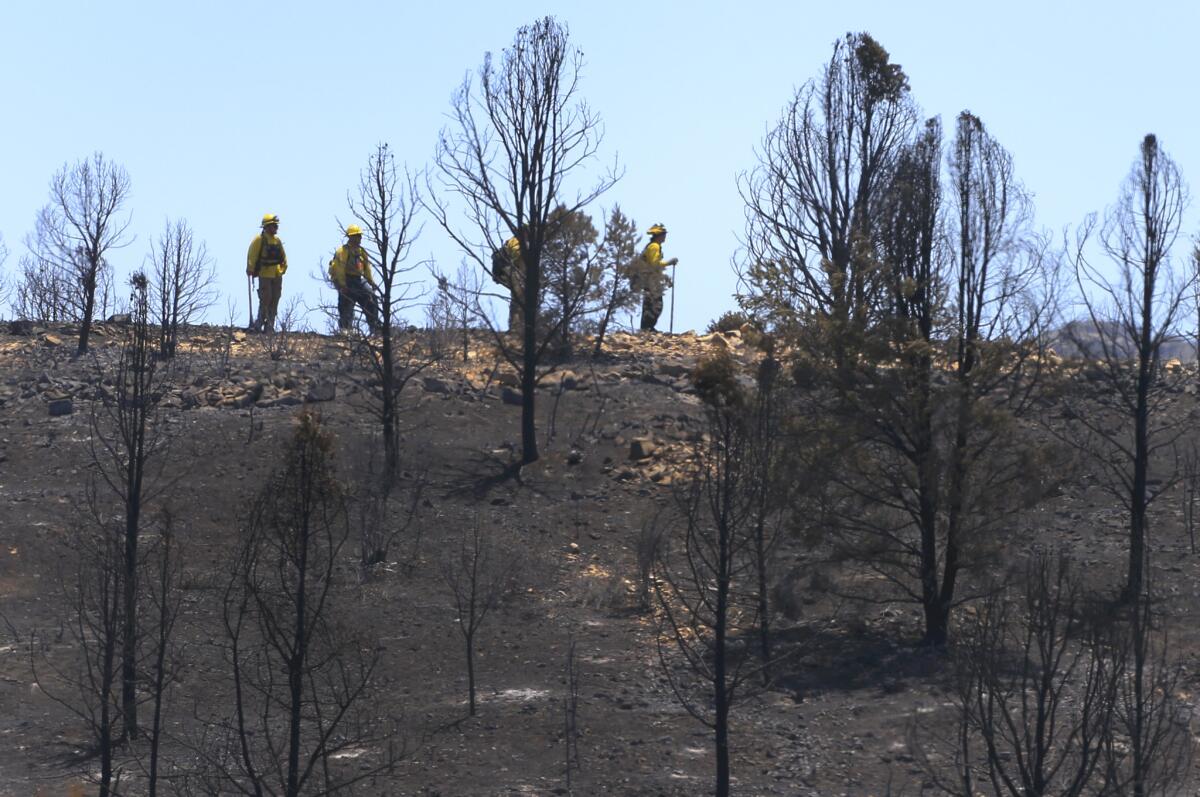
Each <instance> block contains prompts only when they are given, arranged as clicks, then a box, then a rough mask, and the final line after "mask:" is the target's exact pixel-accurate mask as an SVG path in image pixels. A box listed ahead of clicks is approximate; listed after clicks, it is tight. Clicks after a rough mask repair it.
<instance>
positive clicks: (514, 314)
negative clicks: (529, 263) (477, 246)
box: [492, 235, 525, 333]
mask: <svg viewBox="0 0 1200 797" xmlns="http://www.w3.org/2000/svg"><path fill="white" fill-rule="evenodd" d="M492 281H493V282H495V283H497V284H499V285H503V286H504V287H506V288H508V292H509V297H508V331H509V332H510V333H512V332H520V331H521V330H522V329H523V328H524V321H523V319H524V318H525V313H524V312H523V305H524V302H525V260H524V258H522V257H521V242H520V241H519V240H517V237H516V236H515V235H514V236H513V237H511V238H509V239H508V240H507V241H505V242H504V246H503V247H502V248H500V249H497V250H496V251H495V252H493V253H492Z"/></svg>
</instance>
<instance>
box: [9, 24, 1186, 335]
mask: <svg viewBox="0 0 1200 797" xmlns="http://www.w3.org/2000/svg"><path fill="white" fill-rule="evenodd" d="M1198 8H1200V5H1197V4H1195V3H1191V2H1182V0H1175V1H1174V2H1172V1H1171V0H1167V1H1166V2H1161V3H1157V4H1150V5H1149V7H1148V8H1147V6H1146V5H1145V4H1135V3H1132V2H1128V0H1124V1H1123V2H1112V1H1111V0H1110V1H1108V2H1047V0H1040V2H1027V1H1026V0H1013V1H1011V2H1005V3H989V4H986V5H985V4H981V3H965V2H961V0H959V2H931V3H896V2H852V1H851V0H847V1H846V2H842V3H840V4H836V3H812V2H799V1H798V0H794V1H793V2H782V0H780V1H778V2H742V3H739V4H734V3H714V2H696V1H695V0H693V1H692V2H655V3H644V2H640V3H631V2H625V1H624V0H609V1H607V2H598V3H559V4H554V5H547V4H539V3H533V2H523V1H522V0H515V1H514V2H494V1H493V2H461V3H401V2H362V3H358V4H333V3H315V2H287V3H233V2H221V1H219V0H218V1H215V2H205V3H152V2H143V3H134V2H127V1H125V0H108V2H82V1H76V2H49V1H48V2H30V1H29V0H12V1H11V2H9V3H6V4H5V10H4V14H3V18H4V19H3V25H2V28H0V75H2V76H3V77H0V86H2V87H3V91H2V92H0V102H3V104H4V107H5V114H4V123H3V134H2V135H0V141H2V142H3V144H2V146H0V175H2V186H3V190H2V192H0V235H2V236H3V240H4V242H5V244H6V245H7V247H8V249H9V250H10V254H9V258H8V261H7V263H6V264H5V269H6V270H7V271H8V272H9V273H11V272H13V271H14V270H15V269H16V266H17V261H18V259H19V256H20V254H21V252H22V251H23V248H24V247H23V244H22V239H23V238H24V236H25V234H26V233H27V231H28V230H30V229H31V227H32V226H33V220H34V215H35V213H36V211H37V209H38V208H39V207H40V206H41V205H43V204H44V203H45V201H46V198H47V185H48V181H49V178H50V176H51V175H52V174H53V173H54V172H55V170H57V169H58V168H60V167H61V166H62V165H63V163H64V162H66V161H72V162H73V161H75V160H76V159H79V158H82V157H85V156H87V155H89V154H90V153H92V152H93V151H95V150H101V151H103V152H104V153H105V155H106V156H108V157H109V158H111V159H113V160H115V161H117V162H119V163H121V164H123V165H124V166H125V168H126V169H127V170H128V172H129V174H130V176H131V178H132V183H133V193H132V199H131V202H130V204H129V210H130V211H131V212H132V219H133V221H132V226H131V228H130V230H131V232H132V233H133V234H134V235H135V236H136V240H135V242H134V243H133V244H132V245H131V246H130V247H128V248H126V249H124V250H122V251H120V252H119V253H117V254H115V255H114V257H113V261H114V263H115V265H116V267H117V272H118V278H119V279H123V277H124V275H125V274H127V273H128V272H129V271H131V270H132V269H134V268H136V267H138V266H139V265H141V263H142V262H143V259H144V258H145V255H146V252H147V251H148V247H149V239H150V236H151V235H155V234H157V233H158V231H159V230H160V229H161V228H162V225H163V222H164V220H165V219H166V218H167V217H170V218H173V219H174V218H179V217H183V218H185V219H187V220H188V222H189V223H190V224H191V226H192V228H193V229H194V231H195V233H196V235H197V236H198V237H199V238H201V239H203V240H204V241H206V243H207V245H208V249H209V252H210V254H211V255H212V256H213V258H214V259H215V261H216V263H217V267H218V269H219V272H220V285H219V287H220V289H221V291H222V293H223V295H224V296H226V297H234V298H236V299H237V301H238V302H239V303H240V305H239V308H240V309H239V311H238V317H239V318H244V316H245V301H246V291H245V278H244V276H243V274H244V261H245V251H246V247H247V245H248V243H249V241H250V239H251V238H252V237H253V236H254V234H255V233H256V232H257V228H258V222H259V219H260V218H261V216H262V214H263V213H266V212H273V213H278V214H280V216H281V217H282V221H283V223H282V227H281V230H280V235H281V237H282V238H283V240H284V242H285V244H286V245H287V250H288V256H289V261H290V264H291V270H290V271H289V273H288V276H287V277H286V278H285V281H284V295H285V299H286V297H287V296H288V295H289V294H293V293H297V292H300V291H303V292H304V293H305V295H306V297H309V303H310V304H316V303H317V302H318V301H319V296H320V294H321V291H322V290H323V288H322V287H321V286H320V285H319V284H318V283H317V282H316V280H315V279H313V278H311V277H310V275H311V274H314V273H315V272H316V271H317V270H318V269H319V268H320V267H322V265H323V264H324V263H325V262H326V261H327V260H328V257H329V253H330V251H331V250H332V249H333V247H335V246H337V245H338V244H339V243H340V234H339V228H338V226H337V222H336V218H337V217H341V218H342V219H343V220H347V219H348V214H347V212H346V191H347V189H349V188H350V187H352V186H354V185H356V184H357V179H358V173H359V170H360V169H361V168H362V167H363V165H364V164H365V162H366V159H367V156H368V155H369V154H370V152H371V151H372V150H373V148H374V146H375V145H376V143H377V142H379V141H387V142H389V143H390V144H391V145H392V147H393V149H394V151H395V152H396V154H397V156H398V158H399V159H401V160H403V161H406V162H407V163H408V165H409V166H410V167H412V168H414V169H419V168H422V167H423V166H425V165H426V164H428V163H429V162H430V161H431V160H432V155H433V149H434V143H435V140H436V136H437V133H438V130H439V129H440V128H441V127H442V126H443V125H444V124H445V122H446V112H447V110H448V108H449V103H450V96H451V94H452V92H453V91H454V90H455V88H457V87H458V86H459V84H460V83H461V82H462V79H463V77H464V76H465V74H466V73H467V72H468V71H474V70H475V69H476V68H477V67H478V66H479V64H480V63H481V61H482V59H483V55H484V53H485V52H486V51H488V50H492V51H499V50H500V49H502V48H503V47H504V46H505V45H507V44H508V43H509V42H511V40H512V36H513V33H514V31H515V30H516V28H517V27H518V26H519V25H521V24H524V23H528V22H531V21H533V20H534V19H536V18H537V17H539V16H542V15H545V14H553V15H555V16H556V17H558V18H559V19H560V20H561V21H563V22H565V23H567V25H568V26H569V28H570V31H571V36H572V39H573V40H574V42H575V43H576V44H577V45H578V46H579V47H581V48H582V50H583V51H584V53H585V58H586V66H585V71H584V74H583V82H582V85H581V93H582V96H583V97H584V98H586V100H587V101H588V103H589V104H590V105H591V106H592V107H593V108H594V109H595V110H596V111H597V112H598V113H599V114H600V115H601V117H602V118H603V120H604V122H605V128H606V135H605V139H604V143H603V148H602V151H601V154H602V156H603V157H605V158H610V159H611V157H612V156H616V157H617V158H619V160H620V163H621V164H622V166H623V167H624V168H625V177H624V179H623V180H622V181H621V182H620V183H618V185H617V186H616V187H615V188H614V189H613V190H612V191H611V192H610V193H609V194H608V195H606V196H605V197H603V198H602V199H601V200H600V203H599V206H598V207H597V208H596V214H595V215H601V208H607V207H609V206H610V205H611V204H613V203H619V204H620V205H621V206H622V208H623V209H624V210H625V211H626V213H627V214H629V215H631V216H632V217H633V218H635V219H636V220H637V222H638V224H639V225H640V226H641V227H642V228H645V227H647V226H649V225H650V224H651V223H654V222H659V221H661V222H663V223H664V224H666V225H667V226H668V227H669V228H670V230H671V235H670V239H669V240H668V242H667V245H666V253H667V255H668V256H676V257H678V258H679V259H680V265H679V268H678V283H679V284H678V287H677V291H676V299H675V301H676V324H675V328H676V329H677V330H681V329H688V328H702V327H703V326H704V325H705V324H707V322H708V321H710V320H711V319H713V318H714V317H716V316H717V315H719V314H720V313H721V312H722V311H724V310H727V309H730V308H732V307H733V306H734V301H733V299H732V297H731V294H732V293H733V292H734V290H735V277H734V273H733V270H732V267H731V261H732V259H733V258H734V257H735V255H736V251H737V248H738V236H739V235H740V233H741V231H742V229H743V210H742V204H741V201H740V199H739V197H738V193H737V186H736V177H737V175H738V174H739V173H740V172H743V171H745V170H748V169H750V168H752V167H753V166H754V163H755V151H756V147H757V146H758V144H759V142H760V141H761V139H762V136H763V133H764V132H765V131H766V129H767V127H768V126H769V125H771V124H773V123H774V121H775V120H776V119H777V118H778V116H779V113H780V110H781V109H782V108H783V106H784V104H785V103H786V102H787V101H788V99H789V98H790V97H791V96H792V94H793V93H794V91H795V89H796V87H797V86H799V85H800V84H802V83H803V82H804V81H805V80H807V79H809V78H811V77H813V76H815V75H817V74H818V72H819V70H820V69H821V67H822V65H823V64H824V63H825V61H826V60H827V59H828V57H829V54H830V48H831V45H832V43H833V41H834V40H835V39H836V38H838V37H840V36H841V35H842V34H844V33H846V32H847V31H860V30H865V31H868V32H870V33H871V34H872V35H873V36H875V38H877V39H878V40H879V41H880V42H881V43H882V44H883V45H884V46H885V47H886V48H887V49H888V50H889V51H890V52H891V54H892V57H893V60H894V61H896V62H898V63H900V64H901V65H902V66H903V67H904V69H905V71H906V72H907V74H908V75H909V79H910V82H911V85H912V90H913V96H914V98H915V99H916V101H917V102H918V103H919V105H920V106H921V109H922V111H923V113H924V114H925V115H926V116H930V115H935V114H936V115H940V116H942V118H943V122H944V123H945V125H946V127H947V128H948V129H950V128H951V126H952V122H953V118H954V116H955V115H956V114H957V113H958V112H959V111H961V110H963V109H970V110H971V111H973V112H974V113H975V114H977V115H978V116H980V117H981V118H982V119H983V121H984V123H985V124H986V125H987V126H988V127H989V129H990V130H991V132H992V133H993V134H994V135H995V136H996V137H997V138H998V139H999V140H1000V142H1001V143H1002V144H1003V145H1004V146H1006V147H1007V148H1008V149H1009V150H1010V151H1011V152H1012V154H1013V156H1014V158H1015V161H1016V168H1017V174H1018V176H1019V178H1020V179H1021V180H1022V181H1023V182H1024V183H1025V184H1026V186H1027V187H1028V188H1029V189H1030V190H1031V191H1033V192H1034V194H1035V195H1036V196H1035V203H1036V208H1037V214H1038V223H1039V224H1040V225H1042V226H1045V227H1048V228H1051V229H1054V230H1060V229H1062V228H1063V227H1064V226H1066V225H1075V224H1077V223H1079V222H1080V221H1081V220H1082V218H1083V217H1084V215H1085V214H1087V213H1088V212H1090V211H1097V210H1103V208H1104V207H1105V206H1106V205H1108V204H1110V203H1111V202H1112V201H1113V200H1114V199H1115V197H1116V195H1117V189H1118V187H1119V184H1120V182H1121V180H1122V179H1123V178H1124V176H1125V174H1126V173H1127V171H1128V169H1129V166H1130V164H1131V163H1132V162H1133V160H1134V157H1135V156H1136V154H1137V146H1138V143H1139V141H1140V140H1141V137H1142V136H1143V135H1144V134H1145V133H1147V132H1154V133H1156V134H1158V136H1159V139H1160V141H1161V143H1162V145H1163V146H1164V148H1165V149H1166V150H1167V151H1168V152H1169V153H1170V154H1171V155H1172V156H1173V157H1174V158H1175V160H1176V161H1177V162H1178V164H1179V165H1180V167H1181V168H1182V170H1183V173H1184V176H1185V178H1190V179H1191V180H1197V179H1200V112H1198V111H1197V94H1198V91H1197V86H1196V82H1197V74H1198V70H1197V68H1196V59H1197V55H1198V53H1197V45H1196V38H1195V37H1196V31H1197V30H1200V10H1197V9H1198ZM1185 218H1186V224H1187V226H1186V227H1185V230H1184V240H1183V241H1181V245H1180V246H1179V248H1178V249H1177V251H1176V254H1177V256H1178V257H1179V258H1180V261H1181V262H1182V258H1183V256H1184V255H1185V254H1186V252H1187V249H1188V248H1189V247H1188V246H1187V243H1188V240H1189V239H1190V238H1192V237H1193V236H1194V235H1195V234H1196V233H1197V232H1198V231H1200V230H1198V229H1197V227H1198V224H1197V214H1196V213H1195V212H1194V209H1192V210H1189V212H1188V214H1187V215H1186V217H1185ZM415 253H416V255H417V256H419V257H429V258H433V259H435V260H436V261H437V262H438V263H439V265H440V266H441V267H442V268H443V269H444V270H446V271H449V272H451V273H452V272H453V271H454V270H455V268H456V267H457V264H458V262H459V261H460V259H461V255H460V254H459V253H458V252H457V251H456V250H455V249H454V247H453V246H452V245H451V244H450V242H449V241H448V240H447V238H446V237H445V235H444V234H443V233H442V232H441V230H439V229H438V228H437V227H436V225H434V224H433V222H432V221H431V220H430V221H429V222H428V223H427V224H426V225H425V230H424V233H423V235H422V237H421V239H420V240H419V241H418V243H417V245H416V249H415ZM224 306H225V301H224V298H223V299H222V301H221V303H220V309H219V310H218V311H216V313H215V314H214V319H216V318H220V317H223V315H224ZM412 320H414V321H417V322H420V321H421V317H419V316H418V315H416V314H414V318H413V319H412ZM664 320H665V319H664ZM243 323H244V322H243Z"/></svg>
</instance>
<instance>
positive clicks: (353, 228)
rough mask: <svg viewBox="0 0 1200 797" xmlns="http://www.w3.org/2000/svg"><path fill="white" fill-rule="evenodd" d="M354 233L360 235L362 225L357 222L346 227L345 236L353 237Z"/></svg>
mask: <svg viewBox="0 0 1200 797" xmlns="http://www.w3.org/2000/svg"><path fill="white" fill-rule="evenodd" d="M355 235H362V227H359V226H358V225H357V224H351V225H350V226H349V227H347V228H346V237H347V238H353V237H354V236H355Z"/></svg>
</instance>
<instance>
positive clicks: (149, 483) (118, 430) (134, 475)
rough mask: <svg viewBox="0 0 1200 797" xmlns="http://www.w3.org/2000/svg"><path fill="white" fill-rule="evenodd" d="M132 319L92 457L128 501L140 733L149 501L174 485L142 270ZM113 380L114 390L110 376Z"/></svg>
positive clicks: (127, 672) (129, 636) (129, 634)
mask: <svg viewBox="0 0 1200 797" xmlns="http://www.w3.org/2000/svg"><path fill="white" fill-rule="evenodd" d="M130 285H131V286H132V288H133V292H132V295H131V297H130V302H131V308H130V309H131V313H130V323H129V326H128V328H127V329H126V337H125V341H124V344H123V345H122V347H121V353H120V356H119V358H118V360H117V363H116V368H115V372H114V373H113V374H112V376H111V377H107V378H102V379H101V387H100V391H99V399H98V400H97V401H95V402H93V406H92V414H91V432H92V434H91V436H90V438H89V445H90V447H91V458H92V461H93V462H95V463H96V465H97V470H98V472H99V475H100V478H101V479H102V481H103V482H104V484H105V485H106V486H107V487H108V490H109V493H110V494H111V495H112V496H113V497H115V498H116V499H117V501H118V502H119V503H120V506H121V510H122V511H121V514H122V520H123V527H124V531H123V535H122V539H123V548H124V577H123V579H122V588H123V593H122V599H121V607H122V612H123V622H122V632H121V703H122V711H121V717H122V721H123V722H124V735H125V736H126V737H128V738H134V737H136V736H137V735H138V718H137V691H138V688H137V678H138V673H137V649H138V643H139V636H140V630H139V624H138V606H139V586H138V562H139V554H138V539H139V534H140V532H141V527H142V515H143V512H144V509H145V506H146V504H147V503H148V502H149V501H150V500H152V499H153V498H155V497H156V496H158V495H160V494H161V492H162V491H163V490H165V489H166V488H168V487H169V486H170V484H169V482H168V481H167V480H166V479H165V478H163V467H164V466H165V465H166V461H167V453H168V447H169V443H170V439H171V437H170V434H169V431H168V427H167V425H166V424H165V423H164V422H163V420H162V418H161V417H160V415H159V412H158V403H159V399H160V397H161V396H162V395H163V394H164V390H163V385H164V382H165V380H166V378H167V372H166V371H165V370H163V369H161V368H160V367H159V363H158V361H157V358H156V357H155V353H154V351H153V344H154V340H153V336H152V333H151V330H150V322H149V316H150V306H149V295H148V293H149V288H148V284H147V280H146V277H145V275H144V274H141V273H140V272H139V273H137V274H134V276H133V277H132V278H131V280H130ZM106 379H107V381H108V382H109V384H111V388H109V387H107V386H106V385H105V384H104V382H105V380H106Z"/></svg>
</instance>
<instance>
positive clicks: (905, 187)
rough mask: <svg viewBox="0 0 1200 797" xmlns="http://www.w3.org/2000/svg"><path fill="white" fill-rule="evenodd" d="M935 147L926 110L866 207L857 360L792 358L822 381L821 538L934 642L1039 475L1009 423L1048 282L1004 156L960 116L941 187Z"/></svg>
mask: <svg viewBox="0 0 1200 797" xmlns="http://www.w3.org/2000/svg"><path fill="white" fill-rule="evenodd" d="M941 153H942V146H941V129H940V125H938V123H937V122H936V120H931V121H930V122H929V123H928V124H927V125H926V128H925V130H924V131H923V133H922V134H921V135H920V136H919V137H918V138H917V139H916V140H915V141H914V142H913V143H912V144H911V145H910V146H909V147H907V148H906V149H905V150H904V151H903V152H902V153H901V155H900V157H899V158H898V159H897V163H896V167H895V169H894V172H893V175H892V178H891V182H890V184H889V187H888V191H887V192H886V194H885V195H884V197H883V198H882V199H881V201H880V202H879V204H878V207H877V209H876V226H875V235H876V238H875V252H876V256H877V258H878V263H879V267H878V271H879V275H878V276H879V279H880V284H881V285H882V286H883V288H884V292H883V293H881V295H880V301H879V305H878V306H879V310H880V312H879V316H878V318H877V321H876V323H875V324H874V325H872V326H871V327H869V328H867V329H865V330H864V331H863V332H862V333H861V334H860V335H859V336H858V345H859V347H860V348H859V351H858V356H856V357H855V358H854V360H853V361H842V362H837V361H836V360H835V361H833V362H830V361H828V360H826V359H822V358H820V357H819V356H810V357H809V358H808V359H807V360H806V361H805V367H806V372H807V373H808V374H809V375H810V377H811V378H812V379H814V380H816V384H818V385H819V386H820V387H821V389H820V390H815V391H813V392H812V393H811V394H809V395H808V396H807V397H806V401H807V402H808V403H809V406H808V411H809V414H810V417H813V418H814V419H820V423H821V424H822V428H823V429H824V430H825V433H824V441H823V444H822V446H820V448H819V449H818V450H817V452H816V453H815V454H814V456H824V457H831V459H830V463H831V467H830V468H829V469H828V471H827V475H828V481H829V485H830V489H829V490H828V491H827V495H826V499H827V500H826V504H825V510H826V516H825V518H824V519H825V520H826V521H827V523H826V534H827V538H828V540H829V541H831V542H832V543H833V544H834V546H835V549H836V550H837V552H838V554H839V555H840V556H842V557H845V558H846V559H852V560H855V561H858V562H860V563H862V564H864V565H866V566H867V567H868V568H869V569H870V570H872V571H874V572H876V573H877V574H878V575H879V576H880V577H882V578H883V579H884V580H886V581H887V582H888V583H889V584H891V586H892V588H893V589H894V590H895V594H899V595H902V596H904V597H905V598H906V599H908V600H912V601H914V602H916V603H918V604H919V605H920V606H921V607H922V611H923V613H924V618H925V641H926V642H927V643H928V644H932V645H942V644H945V642H946V641H947V634H948V630H949V627H950V614H951V611H952V609H953V607H954V606H956V605H957V604H959V603H961V602H962V601H964V600H967V599H969V598H970V597H972V593H971V592H968V593H967V594H965V595H964V594H962V592H961V589H960V587H961V584H960V581H961V580H962V578H963V576H964V575H965V574H966V573H968V572H970V571H972V570H979V569H981V566H982V565H983V564H984V563H986V562H987V561H989V560H990V559H991V558H993V557H994V552H995V551H996V549H997V548H998V547H999V544H1000V543H1001V541H1002V540H1001V537H1000V535H999V534H998V533H997V532H998V531H999V530H1000V529H1001V528H1002V527H1003V523H1004V522H1005V521H1006V520H1007V519H1010V518H1011V517H1012V516H1013V515H1014V513H1016V512H1019V511H1021V510H1022V509H1024V508H1025V507H1026V506H1027V505H1028V504H1029V503H1031V502H1035V501H1037V500H1038V499H1039V498H1040V495H1041V492H1042V491H1043V490H1044V489H1045V488H1046V486H1047V485H1048V484H1050V483H1052V481H1053V480H1052V479H1046V478H1044V477H1045V476H1046V470H1047V469H1046V467H1045V465H1046V460H1047V457H1048V456H1049V455H1050V454H1051V453H1052V452H1051V451H1050V450H1048V449H1046V448H1044V447H1042V446H1039V445H1037V444H1036V443H1035V442H1034V441H1033V439H1032V437H1030V436H1027V435H1024V434H1022V429H1023V427H1022V418H1024V417H1025V416H1026V415H1027V413H1028V410H1029V408H1030V406H1031V402H1032V396H1033V395H1034V394H1033V391H1034V388H1035V386H1036V385H1037V384H1038V383H1039V380H1040V377H1041V366H1042V362H1043V358H1041V357H1039V356H1037V355H1038V353H1039V352H1040V350H1041V346H1042V345H1043V340H1044V334H1043V330H1044V324H1045V321H1046V316H1047V313H1048V306H1049V305H1050V302H1051V299H1052V294H1051V292H1050V290H1049V288H1048V286H1049V285H1052V284H1053V283H1052V280H1050V279H1049V278H1048V275H1047V273H1046V272H1047V270H1046V266H1045V263H1044V261H1043V259H1042V257H1041V255H1040V250H1039V249H1037V247H1036V246H1032V245H1031V244H1033V243H1035V242H1036V240H1037V239H1036V238H1034V237H1033V236H1031V235H1030V233H1029V231H1028V226H1027V221H1028V216H1027V212H1026V209H1027V204H1028V203H1027V199H1026V197H1025V194H1024V193H1023V191H1022V189H1021V186H1020V184H1019V183H1018V182H1017V181H1016V179H1015V177H1014V175H1013V171H1012V163H1011V158H1010V157H1009V156H1008V153H1007V152H1005V150H1004V149H1003V148H1002V147H1000V145H999V144H998V143H997V142H996V141H995V140H994V139H992V138H991V137H990V136H988V135H987V133H986V131H985V130H984V128H983V125H982V123H980V122H979V120H978V119H977V118H976V117H974V116H972V115H971V114H969V113H963V114H962V115H960V117H959V121H958V127H957V130H956V136H955V141H954V144H953V149H952V152H951V154H950V157H949V178H950V179H949V184H948V186H946V185H944V184H943V181H942V173H941ZM947 187H948V188H949V191H948V192H947V190H946V189H947ZM947 193H948V199H949V201H948V202H946V201H945V199H944V197H946V195H947ZM947 228H949V229H947ZM860 597H861V596H860ZM884 599H887V598H884Z"/></svg>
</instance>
